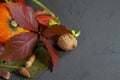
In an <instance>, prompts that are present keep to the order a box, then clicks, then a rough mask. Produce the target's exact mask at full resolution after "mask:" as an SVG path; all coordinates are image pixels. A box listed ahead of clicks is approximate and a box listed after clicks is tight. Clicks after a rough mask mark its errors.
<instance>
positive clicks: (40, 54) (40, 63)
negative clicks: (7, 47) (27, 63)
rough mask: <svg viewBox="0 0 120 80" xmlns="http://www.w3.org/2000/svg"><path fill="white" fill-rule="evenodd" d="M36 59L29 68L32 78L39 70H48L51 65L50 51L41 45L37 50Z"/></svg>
mask: <svg viewBox="0 0 120 80" xmlns="http://www.w3.org/2000/svg"><path fill="white" fill-rule="evenodd" d="M35 54H36V58H37V59H36V60H35V62H34V63H33V65H32V66H31V67H30V68H29V69H28V70H29V72H30V74H31V78H34V77H37V76H38V70H46V69H48V67H49V64H50V63H49V62H50V56H49V53H48V51H47V50H46V49H45V48H44V47H39V48H37V49H36V50H35Z"/></svg>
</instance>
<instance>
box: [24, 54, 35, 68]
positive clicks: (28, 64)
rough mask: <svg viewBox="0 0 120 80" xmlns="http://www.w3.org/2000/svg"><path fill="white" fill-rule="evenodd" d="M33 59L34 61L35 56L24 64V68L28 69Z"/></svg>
mask: <svg viewBox="0 0 120 80" xmlns="http://www.w3.org/2000/svg"><path fill="white" fill-rule="evenodd" d="M35 59H36V56H35V55H34V54H33V55H32V56H30V58H29V60H28V61H27V62H26V64H25V68H30V67H31V66H32V64H33V63H34V61H35Z"/></svg>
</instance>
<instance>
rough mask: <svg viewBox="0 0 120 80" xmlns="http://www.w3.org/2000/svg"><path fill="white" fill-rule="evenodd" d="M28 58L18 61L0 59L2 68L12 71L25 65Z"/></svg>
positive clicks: (0, 68)
mask: <svg viewBox="0 0 120 80" xmlns="http://www.w3.org/2000/svg"><path fill="white" fill-rule="evenodd" d="M25 62H26V60H22V61H16V62H3V61H0V70H7V71H10V72H13V71H14V72H16V70H18V68H19V67H21V66H24V64H25Z"/></svg>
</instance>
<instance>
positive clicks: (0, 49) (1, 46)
mask: <svg viewBox="0 0 120 80" xmlns="http://www.w3.org/2000/svg"><path fill="white" fill-rule="evenodd" d="M3 51H4V45H3V44H2V43H0V56H1V55H2V54H3Z"/></svg>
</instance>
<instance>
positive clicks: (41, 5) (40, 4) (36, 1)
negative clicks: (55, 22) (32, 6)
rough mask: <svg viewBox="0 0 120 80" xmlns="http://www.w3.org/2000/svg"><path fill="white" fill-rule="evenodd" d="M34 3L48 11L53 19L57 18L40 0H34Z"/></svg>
mask: <svg viewBox="0 0 120 80" xmlns="http://www.w3.org/2000/svg"><path fill="white" fill-rule="evenodd" d="M33 2H35V3H36V4H38V5H39V6H40V7H41V8H43V9H44V10H46V11H47V12H49V14H50V15H51V16H52V17H56V16H55V14H54V13H53V12H52V11H50V10H49V9H48V8H47V7H46V6H45V5H44V4H43V3H41V2H40V1H38V0H33Z"/></svg>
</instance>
